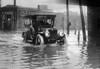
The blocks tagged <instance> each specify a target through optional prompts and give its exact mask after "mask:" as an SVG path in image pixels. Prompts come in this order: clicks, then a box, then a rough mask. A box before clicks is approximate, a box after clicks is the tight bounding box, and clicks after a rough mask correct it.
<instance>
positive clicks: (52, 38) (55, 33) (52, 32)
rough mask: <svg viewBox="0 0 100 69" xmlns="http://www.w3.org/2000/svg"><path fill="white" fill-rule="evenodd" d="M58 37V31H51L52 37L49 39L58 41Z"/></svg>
mask: <svg viewBox="0 0 100 69" xmlns="http://www.w3.org/2000/svg"><path fill="white" fill-rule="evenodd" d="M57 37H58V35H57V31H50V37H49V39H51V40H55V39H57Z"/></svg>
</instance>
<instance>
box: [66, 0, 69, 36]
mask: <svg viewBox="0 0 100 69" xmlns="http://www.w3.org/2000/svg"><path fill="white" fill-rule="evenodd" d="M66 13H67V34H68V35H69V27H68V23H69V4H68V0H66Z"/></svg>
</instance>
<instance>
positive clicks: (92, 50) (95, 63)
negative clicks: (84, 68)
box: [87, 41, 100, 69]
mask: <svg viewBox="0 0 100 69" xmlns="http://www.w3.org/2000/svg"><path fill="white" fill-rule="evenodd" d="M87 53H88V62H87V65H88V66H90V68H92V69H100V41H89V42H88V46H87Z"/></svg>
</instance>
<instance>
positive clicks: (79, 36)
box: [77, 30, 80, 42]
mask: <svg viewBox="0 0 100 69" xmlns="http://www.w3.org/2000/svg"><path fill="white" fill-rule="evenodd" d="M77 39H78V42H79V41H80V31H79V30H78V38H77Z"/></svg>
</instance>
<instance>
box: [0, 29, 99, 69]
mask: <svg viewBox="0 0 100 69" xmlns="http://www.w3.org/2000/svg"><path fill="white" fill-rule="evenodd" d="M41 48H43V50H41ZM0 69H100V44H99V43H96V42H95V41H94V42H89V41H87V42H83V41H82V34H81V35H80V40H79V42H78V40H77V34H76V35H74V32H73V31H71V32H70V35H69V36H67V40H66V44H65V45H63V46H60V45H57V44H52V45H44V46H35V45H32V44H29V43H25V42H23V39H22V37H21V32H7V31H5V32H4V31H2V32H0Z"/></svg>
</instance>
